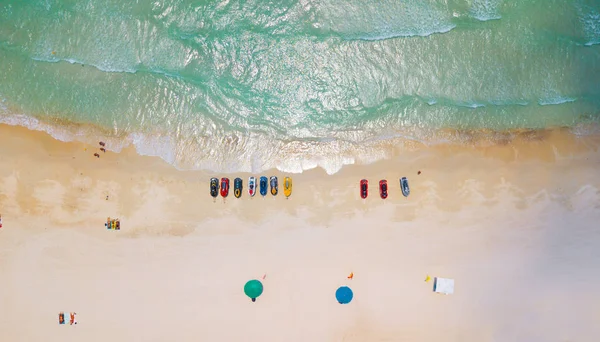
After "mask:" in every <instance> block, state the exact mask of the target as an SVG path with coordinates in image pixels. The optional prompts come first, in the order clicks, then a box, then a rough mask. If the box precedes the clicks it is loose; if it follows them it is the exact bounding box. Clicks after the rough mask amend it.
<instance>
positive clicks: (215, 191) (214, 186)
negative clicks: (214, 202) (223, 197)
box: [210, 178, 219, 198]
mask: <svg viewBox="0 0 600 342" xmlns="http://www.w3.org/2000/svg"><path fill="white" fill-rule="evenodd" d="M210 195H211V196H212V197H213V198H216V197H217V196H219V180H218V179H216V178H211V179H210Z"/></svg>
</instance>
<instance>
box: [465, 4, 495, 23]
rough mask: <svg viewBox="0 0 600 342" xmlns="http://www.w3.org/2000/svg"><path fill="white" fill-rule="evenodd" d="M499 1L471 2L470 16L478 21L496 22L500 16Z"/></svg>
mask: <svg viewBox="0 0 600 342" xmlns="http://www.w3.org/2000/svg"><path fill="white" fill-rule="evenodd" d="M501 3H502V1H501V0H473V2H472V4H471V8H470V9H469V12H470V14H471V16H472V17H473V18H475V19H477V20H480V21H488V20H497V19H500V18H502V16H501V15H500V5H501Z"/></svg>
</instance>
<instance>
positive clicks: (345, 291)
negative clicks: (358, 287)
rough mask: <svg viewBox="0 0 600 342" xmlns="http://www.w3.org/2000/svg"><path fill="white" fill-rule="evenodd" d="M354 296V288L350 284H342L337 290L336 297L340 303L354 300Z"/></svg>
mask: <svg viewBox="0 0 600 342" xmlns="http://www.w3.org/2000/svg"><path fill="white" fill-rule="evenodd" d="M352 297H354V294H353V293H352V290H351V289H350V288H349V287H348V286H341V287H340V288H339V289H337V291H335V299H337V301H338V303H340V304H348V303H350V302H351V301H352Z"/></svg>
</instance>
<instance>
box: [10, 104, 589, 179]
mask: <svg viewBox="0 0 600 342" xmlns="http://www.w3.org/2000/svg"><path fill="white" fill-rule="evenodd" d="M0 125H6V126H12V127H23V128H25V129H27V130H29V131H36V132H43V133H45V134H48V135H50V136H52V137H53V138H54V139H55V140H58V141H61V142H76V143H82V144H87V145H94V144H95V143H96V142H97V141H105V142H107V146H106V147H107V150H110V151H112V152H115V153H120V152H121V151H123V150H126V149H133V150H135V152H136V153H137V154H138V155H140V156H148V157H158V158H160V159H162V160H163V161H164V162H166V163H168V164H170V165H171V166H172V167H173V168H174V169H176V170H179V171H202V172H207V173H210V172H215V173H235V171H213V170H212V169H211V168H205V167H203V166H200V167H196V166H193V165H192V164H196V165H197V164H198V163H200V165H207V164H206V161H205V160H203V159H202V158H206V160H208V159H211V158H212V157H209V156H203V157H202V156H201V157H192V155H187V154H188V152H189V151H187V152H186V151H176V150H175V148H177V149H179V147H174V146H176V145H177V143H176V142H173V141H172V140H171V138H169V137H168V136H164V135H163V134H162V133H157V132H155V134H152V135H148V134H146V133H126V132H123V133H119V134H117V136H114V134H113V133H111V132H110V130H107V129H106V128H103V127H100V126H98V125H95V124H75V123H72V122H61V123H60V125H56V124H54V123H48V122H44V121H43V120H40V119H37V118H33V117H30V116H26V115H6V116H0ZM427 134H428V135H430V138H431V139H430V140H429V141H427V140H421V139H409V138H406V136H407V135H406V134H402V133H400V132H396V133H394V134H393V135H389V134H388V135H387V138H385V139H383V138H382V139H380V138H370V139H367V141H364V142H362V143H361V148H360V149H359V148H356V147H352V148H351V146H358V144H356V143H348V144H349V145H348V144H346V143H344V142H343V141H342V140H332V141H331V142H317V141H309V140H307V141H306V142H304V143H302V142H300V141H296V142H287V143H286V145H282V146H281V147H280V150H283V151H285V153H284V154H282V155H274V156H272V157H273V158H275V159H276V160H278V162H276V163H275V164H273V165H272V167H267V168H266V169H264V170H261V171H258V172H266V171H270V170H271V169H277V170H278V171H279V172H286V173H290V174H301V173H303V172H307V171H310V170H313V169H323V170H324V171H325V172H326V173H327V174H328V175H334V174H336V173H338V172H340V171H341V170H343V169H344V168H346V167H351V166H362V165H370V164H373V163H378V162H385V161H386V160H393V159H394V158H397V157H400V156H403V155H405V154H411V153H414V152H422V151H425V152H427V151H428V150H431V149H436V148H441V149H445V148H451V149H456V150H461V149H469V148H474V149H477V150H481V151H485V152H484V153H486V154H487V153H488V152H489V150H492V149H494V148H495V147H496V146H503V145H509V144H513V145H514V144H517V145H519V146H523V145H526V144H527V143H530V142H542V141H547V142H548V144H555V145H559V149H560V147H561V146H567V148H575V149H579V147H576V145H578V143H577V141H583V142H585V143H586V144H587V143H589V144H591V145H592V146H589V147H591V148H596V147H597V146H600V139H599V138H598V137H600V125H599V124H598V123H596V122H591V123H586V124H584V123H582V124H578V125H576V126H573V127H548V128H543V129H528V128H518V129H510V130H504V131H495V130H491V129H477V130H469V129H464V130H460V129H449V128H447V129H440V130H436V131H435V132H434V133H427ZM431 135H433V137H431ZM254 138H255V139H258V138H257V137H254ZM238 143H239V142H238ZM306 144H308V145H306ZM314 144H324V145H323V146H322V147H315V146H316V145H315V146H313V147H310V146H312V145H314ZM344 144H346V145H344ZM365 144H366V146H362V145H365ZM319 146H320V145H319ZM336 146H337V147H336ZM548 146H549V145H548ZM228 148H229V149H231V151H229V152H231V153H234V151H236V148H235V147H228ZM323 148H325V150H323V153H325V154H324V155H310V153H311V152H310V151H308V150H309V149H314V150H315V151H316V150H319V149H321V150H322V149H323ZM196 149H197V147H194V148H193V150H196ZM337 149H339V150H338V151H337V152H336V150H337ZM584 150H585V149H584ZM196 152H197V153H202V152H200V151H196ZM231 153H230V154H231ZM307 153H308V154H309V157H308V159H305V158H304V157H303V155H305V154H307ZM492 154H493V153H492ZM195 155H197V154H195ZM286 155H287V157H286ZM291 161H293V162H291ZM255 163H256V162H255V161H250V160H246V161H243V162H241V164H240V165H239V166H240V167H241V168H242V170H241V171H240V172H243V173H250V172H249V170H247V168H248V167H250V168H254V167H256V165H255ZM263 163H264V161H263ZM286 163H287V164H286ZM290 163H291V164H290ZM179 164H182V165H179ZM209 164H210V165H217V164H214V163H209ZM217 167H223V165H220V166H217ZM228 167H229V166H228Z"/></svg>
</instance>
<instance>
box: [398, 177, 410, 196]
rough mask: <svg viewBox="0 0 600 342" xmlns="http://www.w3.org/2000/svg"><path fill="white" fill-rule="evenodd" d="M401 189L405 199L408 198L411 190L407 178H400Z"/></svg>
mask: <svg viewBox="0 0 600 342" xmlns="http://www.w3.org/2000/svg"><path fill="white" fill-rule="evenodd" d="M400 189H402V194H403V195H404V197H408V195H410V188H409V187H408V180H407V179H406V177H402V178H400Z"/></svg>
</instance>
